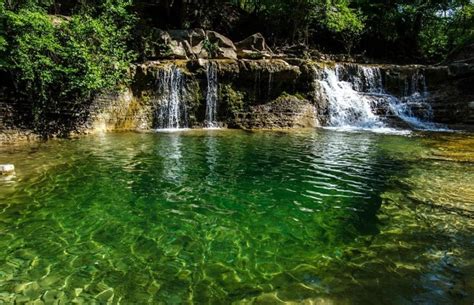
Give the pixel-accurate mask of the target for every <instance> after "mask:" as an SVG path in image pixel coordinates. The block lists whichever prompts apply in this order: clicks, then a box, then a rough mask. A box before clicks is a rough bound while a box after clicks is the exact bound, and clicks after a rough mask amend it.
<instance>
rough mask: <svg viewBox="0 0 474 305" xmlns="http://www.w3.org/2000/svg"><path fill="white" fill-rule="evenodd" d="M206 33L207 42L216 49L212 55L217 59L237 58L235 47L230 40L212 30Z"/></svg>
mask: <svg viewBox="0 0 474 305" xmlns="http://www.w3.org/2000/svg"><path fill="white" fill-rule="evenodd" d="M206 34H207V40H208V41H209V43H211V44H212V45H214V46H216V47H217V49H218V50H217V51H216V54H213V55H214V56H213V57H215V58H217V59H234V60H235V59H237V53H236V50H237V49H236V48H235V45H234V43H233V42H232V40H230V39H229V38H227V37H225V36H224V35H221V34H219V33H217V32H214V31H207V32H206ZM208 55H209V54H208Z"/></svg>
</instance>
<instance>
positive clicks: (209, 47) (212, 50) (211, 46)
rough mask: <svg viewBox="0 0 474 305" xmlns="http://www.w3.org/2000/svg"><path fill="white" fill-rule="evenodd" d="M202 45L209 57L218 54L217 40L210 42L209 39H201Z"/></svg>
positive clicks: (214, 56)
mask: <svg viewBox="0 0 474 305" xmlns="http://www.w3.org/2000/svg"><path fill="white" fill-rule="evenodd" d="M202 47H203V48H204V50H206V52H207V54H208V55H209V58H216V57H217V56H218V55H219V45H218V44H217V42H211V41H210V40H209V39H207V38H206V39H205V40H204V41H203V45H202Z"/></svg>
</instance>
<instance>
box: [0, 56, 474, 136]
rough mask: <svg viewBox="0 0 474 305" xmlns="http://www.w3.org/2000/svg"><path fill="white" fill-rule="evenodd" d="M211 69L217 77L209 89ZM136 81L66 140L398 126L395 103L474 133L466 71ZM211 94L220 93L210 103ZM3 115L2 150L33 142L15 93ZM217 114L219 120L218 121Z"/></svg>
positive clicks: (268, 63) (198, 62)
mask: <svg viewBox="0 0 474 305" xmlns="http://www.w3.org/2000/svg"><path fill="white" fill-rule="evenodd" d="M210 67H211V68H212V69H214V72H213V73H214V75H213V80H212V82H210V79H209V73H210V72H209V69H210ZM131 73H132V74H133V81H132V83H131V84H130V85H129V86H124V87H122V88H121V89H120V90H117V91H115V92H109V93H103V94H101V95H100V96H99V97H98V98H96V99H95V100H94V101H93V102H92V104H90V105H84V107H83V109H82V110H81V111H80V113H77V114H76V115H77V116H80V117H81V120H78V121H77V122H79V123H78V124H77V126H73V127H74V128H71V129H69V130H68V132H73V133H77V132H92V131H97V130H109V131H112V130H140V131H146V130H154V129H157V128H203V127H210V126H214V127H228V128H245V129H253V128H268V129H272V128H304V127H316V126H328V125H331V124H338V123H337V122H339V121H338V120H341V119H343V120H346V121H347V122H349V124H352V123H354V122H355V124H359V123H361V122H362V123H364V124H365V122H364V121H363V120H367V119H369V120H371V119H372V117H371V114H374V115H375V116H376V118H377V120H382V121H384V122H385V119H386V118H387V119H390V118H394V117H397V120H398V121H401V120H400V119H399V116H401V114H400V113H398V112H397V111H400V110H397V109H398V108H397V109H394V107H393V100H392V99H393V98H396V100H397V103H398V104H396V106H397V107H399V108H400V107H401V108H400V109H403V111H407V109H408V112H407V114H409V115H412V116H414V117H419V118H421V119H426V120H429V121H431V122H434V123H442V124H446V125H448V126H449V127H452V128H461V129H472V127H473V125H474V89H473V88H474V87H473V86H472V84H474V70H473V66H472V65H469V64H453V65H449V66H398V65H359V64H354V63H335V62H315V61H310V60H300V59H259V60H250V59H238V60H231V59H222V60H204V59H195V60H157V61H148V62H144V63H142V64H138V65H135V66H134V67H133V68H132V72H131ZM333 74H334V75H333ZM331 76H335V77H336V78H337V79H336V82H335V83H334V81H333V83H331ZM210 86H213V87H210ZM331 86H333V87H331ZM345 86H348V87H350V88H345ZM339 91H341V92H339ZM210 92H211V93H212V92H214V93H212V96H210ZM334 94H339V95H338V96H334ZM420 97H421V100H422V103H420V102H419V101H420ZM210 98H212V99H213V100H214V104H215V105H214V106H213V107H214V108H212V109H211V108H210V107H209V105H207V104H208V102H209V99H210ZM351 99H352V100H351ZM359 100H361V101H362V102H363V103H366V104H367V105H368V107H369V109H368V110H367V109H365V110H364V109H362V110H361V109H350V107H356V108H357V107H366V106H367V105H366V106H359V105H358V103H359ZM347 101H350V102H355V104H354V105H355V106H354V105H352V104H349V105H343V106H344V107H346V108H344V107H342V106H341V105H338V103H341V104H345V103H346V102H347ZM173 103H175V104H173ZM390 103H392V104H390ZM407 105H408V106H407ZM405 106H407V107H405ZM347 107H349V109H348V108H347ZM404 107H405V108H406V109H405V108H404ZM0 109H1V110H2V112H1V115H0V119H1V120H0V123H1V129H2V132H1V134H2V141H3V142H6V141H12V140H15V139H18V138H22V137H23V138H34V137H35V136H36V135H35V133H34V132H32V131H30V130H29V129H28V128H27V127H25V126H27V124H25V122H23V121H25V120H27V117H25V118H24V119H22V117H21V113H22V111H24V112H25V113H27V109H22V107H21V105H18V104H15V101H14V100H11V99H9V94H8V92H3V93H2V98H1V99H0ZM211 111H214V112H215V113H214V114H213V116H211V114H210V112H211ZM338 111H339V112H343V114H344V115H343V116H341V115H339V114H340V113H338ZM364 111H365V113H364ZM345 112H347V113H345ZM367 113H368V116H369V117H368V118H366V117H365V116H367ZM58 115H59V116H60V115H61V114H58ZM70 115H72V114H70V113H68V114H67V115H65V118H67V117H69V116H70ZM346 115H349V116H352V117H350V118H347V117H345V116H346ZM209 117H211V119H209ZM209 120H213V122H210V121H209ZM397 120H394V122H395V121H397ZM346 121H344V122H343V123H347V122H346ZM335 122H336V123H335ZM209 123H212V124H209ZM376 123H377V124H378V122H376ZM402 123H404V124H405V125H410V123H411V122H410V121H408V122H402ZM213 124H214V125H213ZM386 124H388V125H390V124H391V123H386ZM394 124H395V125H396V124H397V123H394ZM405 127H410V126H405ZM414 127H416V126H414Z"/></svg>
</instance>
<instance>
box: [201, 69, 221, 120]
mask: <svg viewBox="0 0 474 305" xmlns="http://www.w3.org/2000/svg"><path fill="white" fill-rule="evenodd" d="M218 88H219V83H218V82H217V65H216V64H213V63H212V62H209V64H208V66H207V95H206V120H205V122H204V123H205V126H206V128H217V127H218V123H217V101H218V98H219V94H218Z"/></svg>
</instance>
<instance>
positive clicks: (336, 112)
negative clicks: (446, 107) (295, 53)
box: [316, 65, 446, 134]
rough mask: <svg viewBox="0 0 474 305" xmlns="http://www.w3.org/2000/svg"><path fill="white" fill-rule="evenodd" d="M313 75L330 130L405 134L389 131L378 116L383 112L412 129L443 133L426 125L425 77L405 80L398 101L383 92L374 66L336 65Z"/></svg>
mask: <svg viewBox="0 0 474 305" xmlns="http://www.w3.org/2000/svg"><path fill="white" fill-rule="evenodd" d="M316 72H317V73H316V74H317V77H316V83H317V87H318V88H319V92H318V93H319V97H320V99H322V100H323V101H326V103H327V125H328V126H327V127H329V128H331V129H337V130H343V131H354V130H367V131H372V132H380V133H394V134H407V133H409V131H407V130H400V129H396V128H392V127H391V126H390V124H389V123H388V122H387V119H386V116H385V115H381V114H380V113H378V112H380V111H381V109H383V110H384V111H385V112H387V113H390V114H392V115H394V116H395V117H397V118H398V119H399V120H401V121H403V122H404V123H405V124H407V125H408V126H410V127H411V128H413V129H420V130H436V131H438V130H446V129H443V128H440V126H438V125H437V124H434V123H432V122H430V119H431V117H432V110H431V106H430V105H429V103H427V97H428V95H429V93H428V91H427V86H426V81H425V78H424V76H423V74H421V73H419V71H416V72H415V73H414V74H413V75H412V77H411V79H410V81H407V83H406V84H405V86H404V88H403V95H404V96H403V97H401V98H397V97H395V96H394V95H391V94H389V93H387V92H386V90H385V88H384V87H383V79H382V73H381V71H380V69H379V68H378V67H371V66H360V65H351V66H349V67H346V66H344V65H336V66H335V67H325V68H323V69H320V70H317V71H316ZM414 110H416V114H415V111H414ZM420 115H421V116H420Z"/></svg>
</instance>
